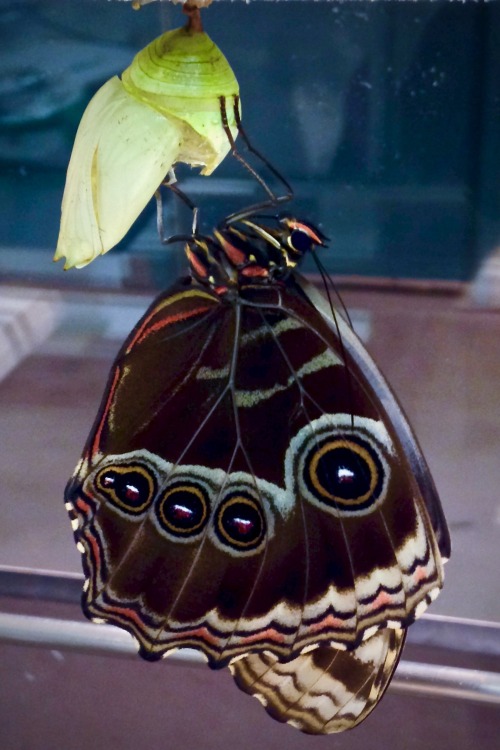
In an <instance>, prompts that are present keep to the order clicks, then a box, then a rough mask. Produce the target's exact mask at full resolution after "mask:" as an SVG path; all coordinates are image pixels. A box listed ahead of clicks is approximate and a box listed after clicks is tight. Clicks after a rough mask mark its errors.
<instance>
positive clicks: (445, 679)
mask: <svg viewBox="0 0 500 750" xmlns="http://www.w3.org/2000/svg"><path fill="white" fill-rule="evenodd" d="M0 642H4V643H7V644H9V643H10V644H16V645H22V646H38V647H42V648H52V649H62V650H74V651H79V652H92V653H106V654H109V655H119V656H132V655H136V654H137V646H136V644H135V641H134V640H133V639H132V637H131V636H130V635H128V633H126V632H124V631H123V630H120V629H119V628H115V627H112V626H110V625H96V624H93V623H88V622H76V621H74V620H61V619H53V618H46V617H36V616H32V615H20V614H11V613H0ZM169 658H170V659H172V661H177V662H178V661H181V662H189V663H191V664H195V663H199V664H202V663H203V662H204V659H203V657H202V655H201V654H200V653H199V652H197V651H193V650H191V649H183V650H181V651H176V652H175V653H174V654H172V655H171V657H169ZM390 690H391V691H392V692H394V693H401V694H402V693H406V694H411V695H416V696H421V697H422V696H424V697H430V698H453V699H455V700H462V701H474V702H476V703H487V704H490V705H492V704H493V705H498V706H500V674H496V673H494V672H485V671H480V670H476V669H462V668H458V667H447V666H440V665H434V664H423V663H416V662H409V661H404V660H403V661H401V662H400V664H399V667H398V669H397V672H396V675H395V677H394V679H393V681H392V683H391V686H390Z"/></svg>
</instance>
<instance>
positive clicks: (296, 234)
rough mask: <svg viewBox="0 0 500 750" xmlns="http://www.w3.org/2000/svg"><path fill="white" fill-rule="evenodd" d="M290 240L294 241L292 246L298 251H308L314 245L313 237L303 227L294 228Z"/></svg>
mask: <svg viewBox="0 0 500 750" xmlns="http://www.w3.org/2000/svg"><path fill="white" fill-rule="evenodd" d="M290 241H291V243H292V247H293V248H294V250H296V251H297V252H298V253H307V252H308V250H310V249H311V246H312V239H311V237H310V236H309V235H308V234H307V233H306V232H304V231H303V230H302V229H294V230H293V232H292V234H291V236H290Z"/></svg>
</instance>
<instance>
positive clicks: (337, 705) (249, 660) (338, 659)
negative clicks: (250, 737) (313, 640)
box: [230, 628, 406, 734]
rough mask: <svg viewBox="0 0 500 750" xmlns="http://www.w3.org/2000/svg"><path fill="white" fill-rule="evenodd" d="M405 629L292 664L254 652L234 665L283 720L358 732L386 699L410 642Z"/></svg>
mask: <svg viewBox="0 0 500 750" xmlns="http://www.w3.org/2000/svg"><path fill="white" fill-rule="evenodd" d="M405 635H406V631H405V630H404V629H394V628H385V629H383V630H379V631H378V632H377V633H376V634H375V635H373V636H372V637H371V638H370V639H369V640H368V641H365V642H364V643H362V644H361V645H360V646H358V647H357V648H356V649H354V650H353V651H342V650H339V649H337V648H334V647H333V646H325V645H322V646H319V647H318V648H316V649H314V650H313V651H310V652H307V653H303V654H300V656H297V657H296V658H295V659H292V660H291V661H281V662H280V661H279V659H278V658H277V657H276V656H275V655H274V654H271V653H269V652H267V653H264V654H262V653H251V654H248V655H247V656H244V657H242V658H241V659H238V660H237V661H235V662H234V663H233V664H231V666H230V670H231V673H232V675H233V677H234V680H235V682H236V684H237V685H238V687H239V688H240V690H243V691H244V692H245V693H248V694H249V695H253V696H254V697H256V698H257V699H258V700H259V701H260V702H261V703H262V704H263V706H264V707H265V709H266V711H267V712H268V713H269V714H270V715H271V716H272V717H273V718H274V719H276V720H277V721H281V722H286V723H288V724H291V725H293V726H295V727H297V728H298V729H300V730H301V731H302V732H306V733H307V734H331V733H334V732H343V731H344V730H346V729H352V728H353V727H355V726H356V725H357V724H359V723H361V722H362V721H363V720H364V719H366V717H367V716H368V715H369V714H370V713H371V712H372V710H373V709H374V708H375V706H376V705H377V703H378V702H379V701H380V699H381V698H382V696H383V694H384V692H385V690H386V688H387V686H388V684H389V682H390V680H391V678H392V675H393V673H394V670H395V668H396V666H397V663H398V660H399V656H400V654H401V650H402V648H403V644H404V641H405Z"/></svg>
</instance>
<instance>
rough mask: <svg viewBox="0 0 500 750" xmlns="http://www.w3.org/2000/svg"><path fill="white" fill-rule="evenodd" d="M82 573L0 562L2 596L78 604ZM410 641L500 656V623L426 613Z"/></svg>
mask: <svg viewBox="0 0 500 750" xmlns="http://www.w3.org/2000/svg"><path fill="white" fill-rule="evenodd" d="M83 580H84V579H83V576H82V575H81V574H80V573H64V574H62V573H57V572H54V571H48V570H31V569H29V568H14V567H8V566H0V597H2V596H4V597H9V598H12V599H17V598H21V599H34V600H36V601H55V602H61V603H67V604H75V605H78V604H79V603H80V599H81V594H82V586H83ZM407 642H408V643H409V644H412V645H414V646H426V647H430V648H439V649H445V650H446V651H460V652H466V653H470V654H486V655H488V656H492V657H498V656H500V623H497V622H487V621H483V620H468V619H465V618H461V617H449V616H443V615H433V614H427V613H426V614H424V616H423V617H421V618H420V619H419V620H417V622H416V623H415V624H414V625H412V626H411V628H410V629H409V631H408V640H407Z"/></svg>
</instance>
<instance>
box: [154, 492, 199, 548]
mask: <svg viewBox="0 0 500 750" xmlns="http://www.w3.org/2000/svg"><path fill="white" fill-rule="evenodd" d="M179 491H181V492H187V493H188V494H192V495H195V497H197V498H198V500H200V502H201V505H202V510H203V513H202V516H201V518H200V520H199V521H198V523H197V524H196V526H192V527H191V528H189V529H183V528H182V527H180V526H174V524H173V523H171V522H170V521H168V520H167V519H166V518H165V516H164V514H163V504H164V502H165V500H167V498H169V497H170V496H171V495H173V494H174V493H176V492H179ZM207 511H208V505H207V498H206V497H205V495H204V493H203V491H202V490H201V489H200V488H199V487H196V486H194V485H192V484H185V485H184V484H176V485H174V487H171V489H169V490H167V491H166V492H165V493H164V495H162V497H161V500H160V502H159V503H158V516H159V517H160V519H161V521H162V523H163V524H164V526H165V529H166V530H167V531H168V530H169V529H171V530H172V532H173V533H175V534H185V535H186V536H187V535H188V534H189V535H190V534H193V533H195V532H196V531H198V529H200V528H201V527H202V526H203V525H204V524H205V521H206V520H207V515H208V512H207Z"/></svg>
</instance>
